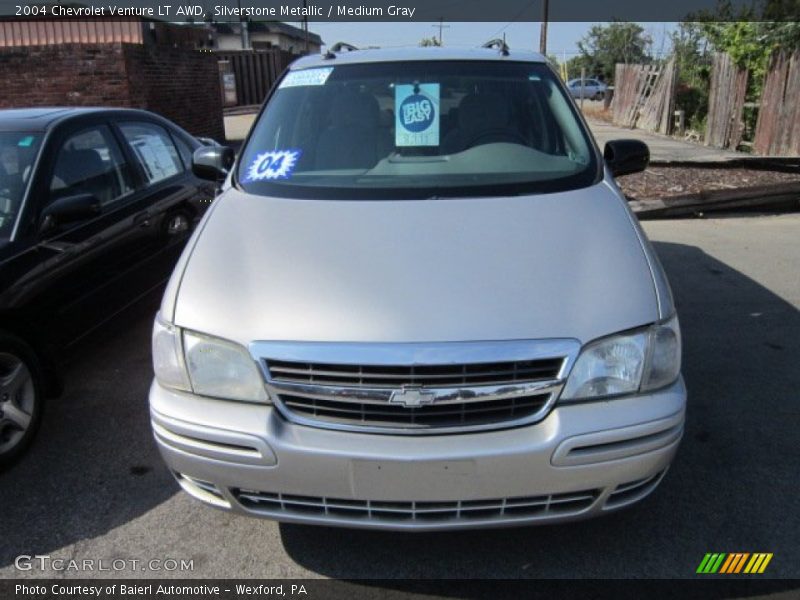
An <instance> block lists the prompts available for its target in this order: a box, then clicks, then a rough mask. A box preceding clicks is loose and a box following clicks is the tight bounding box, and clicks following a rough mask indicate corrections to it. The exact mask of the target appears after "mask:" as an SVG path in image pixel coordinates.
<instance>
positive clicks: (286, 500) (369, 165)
mask: <svg viewBox="0 0 800 600" xmlns="http://www.w3.org/2000/svg"><path fill="white" fill-rule="evenodd" d="M648 159H649V155H648V151H647V147H646V146H645V145H644V144H641V143H640V142H635V141H624V140H623V141H617V142H610V143H609V144H608V145H607V146H606V149H605V158H604V157H603V156H601V155H600V153H599V151H598V150H597V148H596V146H595V144H594V142H593V140H592V138H591V137H590V135H589V133H588V131H587V128H586V125H585V123H584V122H583V121H582V119H581V117H580V115H579V113H578V112H577V111H576V108H575V105H574V103H573V101H572V100H571V99H570V98H569V95H568V93H567V92H566V90H565V88H564V86H563V84H562V83H561V82H560V81H559V80H558V78H557V76H556V75H555V74H554V73H553V71H552V70H551V69H550V67H549V66H548V65H547V64H546V63H545V61H544V59H543V58H542V57H541V56H539V55H535V54H527V53H523V54H517V53H515V52H509V51H508V49H507V48H506V47H505V46H500V47H499V48H487V49H478V50H472V51H454V50H450V49H415V50H403V51H400V50H393V51H383V50H366V51H350V52H346V53H345V52H338V49H335V50H333V51H331V52H328V53H327V54H326V55H323V56H321V57H307V58H303V59H301V60H298V61H297V62H296V63H294V65H293V66H292V68H291V69H290V70H289V71H288V72H287V73H286V74H285V75H284V77H283V78H282V79H281V81H280V82H279V83H278V85H277V86H276V87H275V89H274V90H273V92H272V94H271V96H270V97H269V98H268V100H267V102H266V103H265V106H264V108H263V109H262V112H261V114H260V115H259V117H258V120H257V122H256V124H255V125H254V127H253V130H252V132H251V133H250V136H249V138H248V140H247V141H246V142H245V146H244V148H243V151H242V153H241V156H240V157H239V158H238V159H237V160H236V162H235V167H232V164H233V162H234V161H233V156H232V153H231V152H230V151H228V150H227V149H225V150H222V149H220V148H207V149H203V148H201V149H199V150H197V151H196V152H195V156H194V165H193V166H194V169H195V173H197V174H199V175H205V176H208V177H216V176H220V175H222V174H224V173H225V172H227V171H228V169H229V168H230V169H231V172H230V173H228V180H227V182H226V184H225V186H224V191H223V193H222V194H221V195H220V197H219V198H218V199H217V200H216V201H215V203H214V204H213V205H212V207H211V209H210V210H209V212H208V214H207V215H206V217H205V219H204V220H203V222H202V223H201V224H200V226H199V227H198V230H197V232H196V233H195V234H194V237H193V239H192V240H191V241H190V243H189V245H188V247H187V249H186V250H185V251H184V253H183V256H182V258H181V260H180V262H179V264H178V266H177V268H176V270H175V273H174V275H173V277H172V280H171V282H170V284H169V286H168V288H167V291H166V294H165V297H164V300H163V303H162V306H161V310H160V313H159V315H158V317H157V319H156V322H155V327H154V333H153V355H154V366H155V374H156V379H155V381H154V383H153V385H152V389H151V392H150V407H151V417H152V424H153V429H154V433H155V437H156V440H157V441H158V445H159V447H160V450H161V453H162V454H163V457H164V459H165V461H166V462H167V464H168V465H169V467H170V469H171V470H172V471H173V472H174V474H175V476H176V478H177V480H178V481H179V483H180V484H181V486H182V487H183V488H184V489H185V490H186V491H187V492H188V493H189V494H191V495H192V496H194V497H196V498H199V499H201V500H203V501H205V502H207V503H208V504H211V505H214V506H217V507H220V508H225V509H229V510H234V511H236V512H239V513H242V514H247V515H254V516H261V517H267V518H271V519H278V520H281V521H290V522H302V523H319V524H329V525H343V526H351V527H375V528H386V529H407V530H431V529H454V528H464V527H494V526H500V525H516V524H527V523H540V522H552V521H559V520H570V519H577V518H583V517H589V516H596V515H600V514H603V513H604V512H605V511H609V510H613V509H617V508H621V507H623V506H627V505H629V504H632V503H634V502H636V501H638V500H640V499H641V498H643V497H645V496H646V495H648V494H649V493H650V492H651V491H652V490H653V489H654V488H655V487H656V486H657V485H658V483H659V482H660V480H661V479H662V477H663V475H664V473H665V472H666V470H667V468H668V466H669V464H670V462H671V460H672V458H673V456H674V454H675V451H676V448H677V446H678V443H679V441H680V438H681V435H682V433H683V423H684V412H685V404H686V390H685V388H684V384H683V380H682V378H681V376H680V355H681V341H680V333H679V329H678V321H677V317H676V315H675V308H674V305H673V301H672V297H671V293H670V290H669V286H668V283H667V280H666V278H665V276H664V273H663V271H662V268H661V266H660V264H659V262H658V259H657V258H656V256H655V254H654V252H653V249H652V248H651V246H650V244H649V242H648V241H647V239H646V237H645V235H644V233H643V232H642V230H641V229H640V227H639V225H638V222H637V220H636V218H635V217H634V216H633V215H632V213H631V212H630V211H629V209H628V207H627V205H626V202H625V199H624V197H623V196H622V194H621V192H620V191H619V189H618V188H617V186H616V184H615V183H614V180H613V178H612V177H613V175H614V174H623V173H627V172H632V171H635V170H641V169H643V168H644V167H645V166H646V165H647V161H648Z"/></svg>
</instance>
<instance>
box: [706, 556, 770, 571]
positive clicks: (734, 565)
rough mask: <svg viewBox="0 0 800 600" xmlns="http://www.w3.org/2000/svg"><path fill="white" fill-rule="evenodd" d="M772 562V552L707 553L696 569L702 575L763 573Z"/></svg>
mask: <svg viewBox="0 0 800 600" xmlns="http://www.w3.org/2000/svg"><path fill="white" fill-rule="evenodd" d="M771 560H772V552H754V553H752V554H751V553H750V552H731V553H726V552H708V553H706V555H705V556H704V557H703V560H702V561H701V562H700V566H699V567H697V571H696V572H697V573H700V574H702V575H713V574H724V575H736V574H740V573H748V574H756V573H763V572H764V571H766V569H767V565H768V564H769V562H770V561H771Z"/></svg>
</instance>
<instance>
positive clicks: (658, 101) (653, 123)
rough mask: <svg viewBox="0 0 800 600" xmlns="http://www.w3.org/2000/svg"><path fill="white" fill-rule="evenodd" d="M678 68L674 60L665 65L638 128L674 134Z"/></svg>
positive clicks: (638, 122)
mask: <svg viewBox="0 0 800 600" xmlns="http://www.w3.org/2000/svg"><path fill="white" fill-rule="evenodd" d="M677 81H678V68H677V66H676V65H675V59H674V58H672V59H670V60H669V62H667V64H665V65H664V67H663V68H662V69H661V72H660V73H659V75H658V78H657V79H656V81H655V84H654V85H653V89H652V91H651V92H650V95H649V96H648V98H647V100H645V102H644V106H642V109H641V111H640V113H639V118H638V119H637V121H636V126H637V127H639V128H641V129H646V130H648V131H657V132H659V133H664V134H668V133H671V132H672V122H673V121H672V114H673V112H674V111H675V85H676V84H677Z"/></svg>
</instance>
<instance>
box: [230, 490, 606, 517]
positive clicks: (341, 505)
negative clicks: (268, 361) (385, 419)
mask: <svg viewBox="0 0 800 600" xmlns="http://www.w3.org/2000/svg"><path fill="white" fill-rule="evenodd" d="M231 492H232V493H233V496H234V497H235V498H236V500H237V501H238V502H239V503H240V504H241V505H242V506H243V507H244V508H246V509H248V510H252V511H255V512H267V513H272V514H275V513H279V514H285V515H287V516H289V515H298V516H302V515H304V514H305V515H308V514H312V515H317V516H323V517H329V518H331V520H335V519H336V518H345V519H368V520H371V521H388V522H391V521H423V520H424V521H433V522H437V521H438V522H442V521H454V520H469V521H475V520H487V519H493V518H494V519H500V520H502V519H504V518H506V519H508V518H514V517H517V518H526V517H527V518H535V517H556V516H562V515H570V514H576V513H579V512H582V511H584V510H586V509H588V508H589V507H591V506H592V504H593V503H594V501H595V500H596V499H597V498H598V496H599V494H600V490H583V491H576V492H570V493H565V494H551V495H544V496H526V497H515V498H495V499H490V500H453V501H445V502H429V501H425V502H418V501H405V502H404V501H383V500H349V499H343V498H338V499H337V498H320V497H316V496H296V495H290V494H278V493H271V492H261V491H256V490H245V489H234V490H231Z"/></svg>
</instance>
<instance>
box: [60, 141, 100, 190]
mask: <svg viewBox="0 0 800 600" xmlns="http://www.w3.org/2000/svg"><path fill="white" fill-rule="evenodd" d="M105 172H106V168H105V166H104V165H103V159H102V158H100V154H99V153H98V152H97V150H92V149H87V150H68V151H66V152H63V153H62V154H61V156H59V157H58V162H57V163H56V172H55V174H56V176H57V177H58V178H59V179H61V180H62V181H63V182H64V183H65V184H66V185H74V184H76V183H78V182H80V181H85V180H87V179H91V178H93V177H97V176H99V175H103V174H104V173H105Z"/></svg>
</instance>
